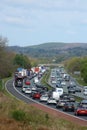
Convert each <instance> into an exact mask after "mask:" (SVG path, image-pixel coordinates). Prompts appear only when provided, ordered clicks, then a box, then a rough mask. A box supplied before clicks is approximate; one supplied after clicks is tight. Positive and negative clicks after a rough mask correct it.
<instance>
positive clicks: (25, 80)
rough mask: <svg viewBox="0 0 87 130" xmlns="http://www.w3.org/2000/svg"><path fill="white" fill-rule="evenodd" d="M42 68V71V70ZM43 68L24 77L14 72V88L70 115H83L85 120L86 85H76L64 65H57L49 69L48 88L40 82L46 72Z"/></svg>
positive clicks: (86, 109)
mask: <svg viewBox="0 0 87 130" xmlns="http://www.w3.org/2000/svg"><path fill="white" fill-rule="evenodd" d="M43 68H44V71H42V70H43ZM43 68H41V69H40V70H39V72H38V73H31V74H30V75H29V76H24V77H23V76H22V77H21V76H18V75H17V73H16V75H15V80H14V84H15V87H16V89H17V90H18V91H20V92H21V93H22V94H24V95H26V96H28V97H29V98H31V99H33V100H35V101H37V102H39V103H42V104H44V105H47V106H48V105H49V106H50V107H52V108H55V109H57V110H60V111H64V112H68V113H69V114H71V115H79V116H80V115H82V116H81V118H84V117H85V119H86V120H87V98H86V94H84V89H86V86H85V87H83V86H80V85H78V83H77V82H76V81H75V80H74V79H73V78H72V77H71V76H70V75H69V74H67V72H66V71H65V69H64V67H57V68H53V69H51V73H50V76H49V79H48V84H49V85H50V88H48V87H47V86H46V85H43V84H41V80H42V78H43V76H44V75H45V73H46V72H47V68H46V67H43ZM18 74H19V73H18ZM80 96H81V98H82V99H81V100H80V101H79V102H78V101H77V98H76V97H80ZM83 116H84V117H83Z"/></svg>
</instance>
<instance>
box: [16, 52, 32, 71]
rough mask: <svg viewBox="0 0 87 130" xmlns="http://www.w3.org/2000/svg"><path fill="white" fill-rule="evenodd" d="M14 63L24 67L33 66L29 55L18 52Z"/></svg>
mask: <svg viewBox="0 0 87 130" xmlns="http://www.w3.org/2000/svg"><path fill="white" fill-rule="evenodd" d="M14 65H18V66H19V67H23V68H27V69H30V68H31V64H30V61H29V59H28V57H27V56H25V55H23V54H16V56H15V58H14Z"/></svg>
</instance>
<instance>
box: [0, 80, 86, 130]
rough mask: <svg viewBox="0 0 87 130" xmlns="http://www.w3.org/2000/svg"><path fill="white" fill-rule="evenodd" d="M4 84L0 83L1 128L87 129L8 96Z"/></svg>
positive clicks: (33, 129)
mask: <svg viewBox="0 0 87 130" xmlns="http://www.w3.org/2000/svg"><path fill="white" fill-rule="evenodd" d="M6 80H7V79H5V80H4V81H3V85H5V82H6ZM3 85H1V84H0V88H1V89H0V130H78V129H79V130H87V127H82V126H78V125H77V124H74V123H71V122H69V121H67V120H64V119H61V118H56V117H54V116H52V115H50V114H48V113H46V112H43V111H41V110H38V109H37V108H35V107H32V106H30V105H29V104H26V103H24V102H22V101H18V100H17V99H15V98H14V97H13V96H11V95H10V96H8V94H7V92H6V91H5V89H3V88H4V86H3Z"/></svg>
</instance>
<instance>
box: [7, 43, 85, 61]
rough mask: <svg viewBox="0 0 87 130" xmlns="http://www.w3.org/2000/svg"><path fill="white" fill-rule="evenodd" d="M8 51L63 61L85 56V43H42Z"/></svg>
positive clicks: (13, 47)
mask: <svg viewBox="0 0 87 130" xmlns="http://www.w3.org/2000/svg"><path fill="white" fill-rule="evenodd" d="M7 49H8V50H9V51H12V52H16V53H20V54H21V53H22V54H26V55H28V56H31V57H34V58H45V57H46V58H53V57H60V56H61V55H62V56H63V57H64V58H63V59H66V58H70V57H73V56H85V55H87V43H57V42H50V43H43V44H39V45H33V46H26V47H20V46H9V47H8V48H7Z"/></svg>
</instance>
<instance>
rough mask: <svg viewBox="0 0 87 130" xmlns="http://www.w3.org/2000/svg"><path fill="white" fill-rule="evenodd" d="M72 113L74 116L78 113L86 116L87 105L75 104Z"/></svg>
mask: <svg viewBox="0 0 87 130" xmlns="http://www.w3.org/2000/svg"><path fill="white" fill-rule="evenodd" d="M74 114H75V115H76V116H79V115H86V116H87V107H86V106H84V105H81V104H80V105H79V106H77V108H76V109H75V111H74Z"/></svg>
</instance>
